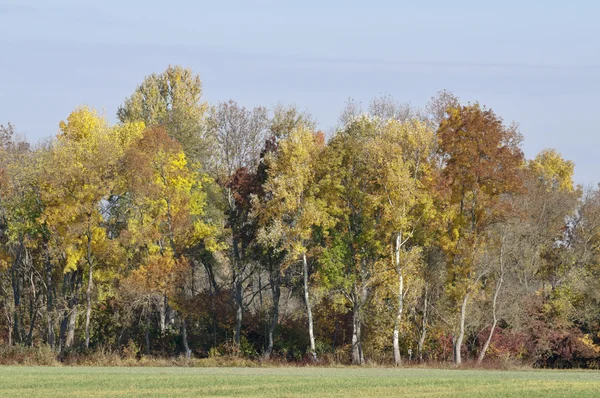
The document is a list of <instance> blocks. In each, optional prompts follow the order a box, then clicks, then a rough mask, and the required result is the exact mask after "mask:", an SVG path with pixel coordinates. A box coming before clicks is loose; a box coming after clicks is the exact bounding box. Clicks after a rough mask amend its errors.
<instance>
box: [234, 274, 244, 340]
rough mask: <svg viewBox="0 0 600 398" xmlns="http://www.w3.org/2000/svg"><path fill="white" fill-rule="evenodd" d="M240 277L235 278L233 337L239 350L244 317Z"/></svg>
mask: <svg viewBox="0 0 600 398" xmlns="http://www.w3.org/2000/svg"><path fill="white" fill-rule="evenodd" d="M240 278H241V275H238V276H237V277H236V278H235V307H236V308H235V335H234V340H233V341H234V343H235V345H236V346H237V347H238V348H239V346H240V342H241V338H242V320H243V315H244V297H243V295H242V293H243V289H242V281H241V279H240Z"/></svg>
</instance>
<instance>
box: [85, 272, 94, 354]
mask: <svg viewBox="0 0 600 398" xmlns="http://www.w3.org/2000/svg"><path fill="white" fill-rule="evenodd" d="M93 271H94V268H93V266H92V262H91V261H89V274H88V285H87V290H86V292H85V299H86V311H85V348H86V349H88V348H90V319H91V316H92V288H93V285H94V281H93Z"/></svg>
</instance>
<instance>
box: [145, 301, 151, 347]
mask: <svg viewBox="0 0 600 398" xmlns="http://www.w3.org/2000/svg"><path fill="white" fill-rule="evenodd" d="M145 339H146V355H150V305H148V309H147V310H146V333H145Z"/></svg>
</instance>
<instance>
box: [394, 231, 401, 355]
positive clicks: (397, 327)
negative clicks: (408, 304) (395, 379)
mask: <svg viewBox="0 0 600 398" xmlns="http://www.w3.org/2000/svg"><path fill="white" fill-rule="evenodd" d="M401 243H402V234H401V233H398V234H396V245H395V246H396V247H395V262H396V274H397V276H398V303H397V306H398V307H397V309H396V310H397V312H396V319H395V321H394V338H393V347H394V364H395V365H396V366H400V365H402V357H401V356H400V341H399V340H400V322H401V321H402V311H403V310H404V272H403V271H404V270H403V269H402V265H401V264H400V245H401Z"/></svg>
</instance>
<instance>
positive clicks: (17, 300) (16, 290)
mask: <svg viewBox="0 0 600 398" xmlns="http://www.w3.org/2000/svg"><path fill="white" fill-rule="evenodd" d="M19 257H20V256H17V258H15V260H14V261H13V266H12V267H11V270H10V276H11V284H12V290H13V303H14V312H13V316H12V321H13V324H12V329H13V341H14V343H18V342H20V341H21V340H20V335H21V331H20V327H19V326H20V321H21V317H20V313H19V312H20V306H21V284H20V280H19V279H20V275H19V272H18V271H17V269H16V268H17V266H18V265H17V264H18V261H20V259H19Z"/></svg>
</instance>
